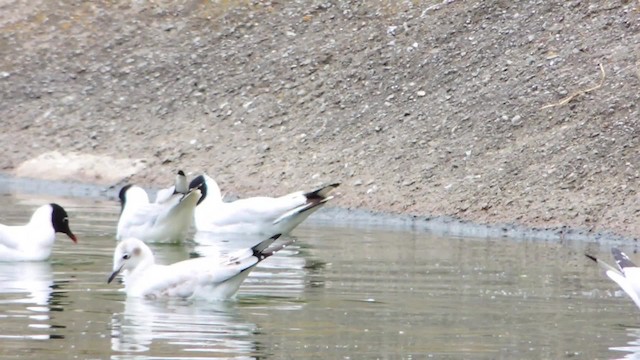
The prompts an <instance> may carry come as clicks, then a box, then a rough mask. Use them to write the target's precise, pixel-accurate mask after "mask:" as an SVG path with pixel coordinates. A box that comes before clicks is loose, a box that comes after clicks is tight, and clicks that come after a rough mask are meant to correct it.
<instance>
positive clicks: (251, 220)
mask: <svg viewBox="0 0 640 360" xmlns="http://www.w3.org/2000/svg"><path fill="white" fill-rule="evenodd" d="M338 185H340V184H339V183H335V184H331V185H327V186H324V187H322V188H320V189H317V190H314V191H310V192H307V193H305V192H302V191H298V192H294V193H291V194H288V195H284V196H281V197H277V198H274V197H266V196H259V197H252V198H246V199H239V200H236V201H232V202H223V201H222V194H221V192H220V188H219V187H218V184H217V183H216V182H215V180H213V179H212V178H211V177H209V176H208V175H206V174H203V175H200V176H197V177H196V178H194V179H193V180H192V181H191V183H190V184H189V187H190V188H196V187H197V188H199V189H200V190H201V191H202V197H201V198H200V200H199V201H198V206H197V207H196V210H195V217H194V219H195V226H196V229H197V230H198V231H206V232H212V233H223V234H224V233H241V234H263V235H267V236H269V235H273V234H288V233H289V232H291V230H293V228H295V227H296V226H298V225H299V224H300V223H301V222H303V221H304V220H305V219H306V218H307V217H309V215H311V214H312V213H313V212H314V211H316V210H318V209H319V208H320V207H321V206H322V205H324V204H325V203H326V202H327V201H329V200H331V199H333V196H329V193H330V192H331V191H332V190H333V189H335V188H336V187H338Z"/></svg>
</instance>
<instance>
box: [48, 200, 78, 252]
mask: <svg viewBox="0 0 640 360" xmlns="http://www.w3.org/2000/svg"><path fill="white" fill-rule="evenodd" d="M49 206H51V225H53V230H55V232H59V233H63V234H67V236H68V237H69V239H71V240H72V241H73V242H74V243H77V242H78V238H77V237H76V236H75V235H74V234H73V232H71V228H69V215H67V212H66V211H65V209H64V208H63V207H62V206H60V205H58V204H55V203H51V204H49Z"/></svg>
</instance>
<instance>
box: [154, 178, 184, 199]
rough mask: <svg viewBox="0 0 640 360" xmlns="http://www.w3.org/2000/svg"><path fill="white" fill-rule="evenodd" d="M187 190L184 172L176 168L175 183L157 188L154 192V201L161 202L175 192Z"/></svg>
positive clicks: (181, 192) (182, 192)
mask: <svg viewBox="0 0 640 360" xmlns="http://www.w3.org/2000/svg"><path fill="white" fill-rule="evenodd" d="M188 192H189V183H188V182H187V176H186V175H185V174H184V171H182V170H178V173H177V174H176V180H175V184H174V185H171V186H169V187H168V188H166V189H161V190H158V192H157V193H156V201H155V203H163V202H165V201H167V200H169V199H171V196H173V195H175V194H178V193H180V194H186V193H188Z"/></svg>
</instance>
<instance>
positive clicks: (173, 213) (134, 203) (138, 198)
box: [116, 186, 200, 243]
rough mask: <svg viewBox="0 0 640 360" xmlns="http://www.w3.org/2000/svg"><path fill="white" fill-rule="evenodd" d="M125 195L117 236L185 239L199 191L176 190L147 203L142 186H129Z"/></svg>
mask: <svg viewBox="0 0 640 360" xmlns="http://www.w3.org/2000/svg"><path fill="white" fill-rule="evenodd" d="M125 196H126V201H125V203H124V205H123V208H122V213H121V214H120V219H119V221H118V233H117V235H116V238H117V239H118V240H122V239H125V238H129V237H135V238H138V239H141V240H143V241H146V242H160V243H176V242H180V241H182V240H183V239H184V237H185V236H186V233H187V231H188V230H189V228H190V226H191V224H192V222H193V214H194V209H195V207H196V204H197V203H198V199H200V191H199V190H197V189H195V190H193V191H191V192H189V193H188V194H186V195H185V194H181V193H176V194H173V195H171V196H170V197H169V198H167V199H165V200H164V201H163V202H161V203H150V202H149V197H148V195H147V193H146V191H144V189H142V188H140V187H138V186H132V187H130V188H129V189H128V190H127V191H126V194H125Z"/></svg>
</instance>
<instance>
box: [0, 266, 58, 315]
mask: <svg viewBox="0 0 640 360" xmlns="http://www.w3.org/2000/svg"><path fill="white" fill-rule="evenodd" d="M52 285H53V274H52V273H51V264H49V263H48V262H19V263H0V294H3V295H7V294H11V295H12V296H14V297H13V298H11V299H6V298H4V297H3V299H0V303H1V304H6V303H14V304H15V303H23V304H36V305H40V306H47V305H48V304H49V298H50V296H51V291H52ZM25 296H26V297H25Z"/></svg>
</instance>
